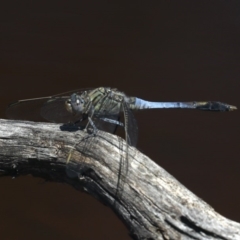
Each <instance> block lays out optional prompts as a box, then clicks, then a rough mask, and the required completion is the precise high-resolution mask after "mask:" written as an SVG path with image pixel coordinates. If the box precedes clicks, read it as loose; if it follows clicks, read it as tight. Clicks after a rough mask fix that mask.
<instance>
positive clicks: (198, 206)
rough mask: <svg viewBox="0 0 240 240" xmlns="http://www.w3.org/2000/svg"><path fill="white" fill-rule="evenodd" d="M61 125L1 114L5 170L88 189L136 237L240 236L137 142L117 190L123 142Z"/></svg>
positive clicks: (238, 227) (0, 156) (238, 228)
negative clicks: (143, 150) (15, 119)
mask: <svg viewBox="0 0 240 240" xmlns="http://www.w3.org/2000/svg"><path fill="white" fill-rule="evenodd" d="M60 128H61V125H59V124H51V123H36V122H25V121H13V120H3V119H0V170H1V171H2V173H3V174H5V175H20V174H29V173H30V174H32V175H33V176H38V177H42V178H45V179H48V180H53V181H60V182H66V183H68V184H71V185H72V186H73V187H75V188H77V189H81V190H84V191H85V192H88V193H89V194H91V195H93V196H94V197H95V198H97V199H98V200H100V201H101V202H103V203H104V204H106V205H108V206H110V207H111V208H112V209H113V210H114V211H115V212H116V214H117V215H118V216H119V217H120V218H121V219H122V220H123V222H124V223H125V224H126V226H127V228H128V229H129V231H130V235H131V236H132V238H134V239H221V240H223V239H224V240H226V239H240V224H239V223H236V222H234V221H231V220H228V219H227V218H224V217H223V216H221V215H220V214H218V213H217V212H215V211H214V209H213V208H212V207H210V206H209V205H208V204H207V203H205V202H204V201H203V200H201V199H200V198H198V197H197V196H195V195H194V194H193V193H191V192H190V191H189V190H188V189H186V188H185V187H184V186H183V185H182V184H181V183H179V182H178V181H177V180H176V179H175V178H174V177H173V176H171V175H170V174H168V173H167V172H166V171H165V170H164V169H162V168H161V167H160V166H158V165H157V164H156V163H154V162H153V161H151V160H150V159H149V158H148V157H147V156H144V155H143V154H142V153H140V152H139V151H138V150H136V149H135V148H133V147H129V149H128V163H127V164H128V173H127V175H126V176H125V177H124V181H125V183H124V185H123V189H122V192H121V195H118V194H116V193H117V192H118V187H117V186H118V174H119V166H120V160H121V158H122V156H124V155H125V152H124V151H125V149H126V146H125V142H124V141H120V140H119V137H117V136H115V135H111V134H108V133H105V132H99V133H98V134H97V135H95V136H93V135H89V134H87V133H86V132H84V131H80V130H79V131H75V130H76V129H74V128H73V129H70V130H72V131H69V129H68V131H64V130H66V129H64V128H62V130H61V129H60ZM76 143H77V144H76ZM120 145H122V146H120ZM86 146H88V147H86ZM71 149H72V150H71ZM70 152H71V158H70V161H69V164H68V165H67V166H71V168H69V167H67V168H66V163H67V159H68V156H69V153H70ZM125 164H126V163H125Z"/></svg>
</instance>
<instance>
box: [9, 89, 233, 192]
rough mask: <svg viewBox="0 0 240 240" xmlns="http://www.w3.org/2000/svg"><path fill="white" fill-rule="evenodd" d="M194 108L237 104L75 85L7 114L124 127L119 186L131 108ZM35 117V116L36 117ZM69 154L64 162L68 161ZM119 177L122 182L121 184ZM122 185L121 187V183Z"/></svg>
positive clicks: (133, 130) (131, 139)
mask: <svg viewBox="0 0 240 240" xmlns="http://www.w3.org/2000/svg"><path fill="white" fill-rule="evenodd" d="M172 108H180V109H196V110H204V111H215V112H219V111H220V112H227V111H233V110H236V109H237V107H235V106H233V105H229V104H226V103H222V102H218V101H191V102H150V101H146V100H143V99H140V98H137V97H129V96H127V95H126V94H125V93H123V92H121V91H119V90H117V89H116V88H109V87H99V88H92V89H78V90H73V91H70V92H65V93H61V94H57V95H53V96H47V97H40V98H32V99H25V100H19V101H17V102H15V103H13V104H10V105H9V107H8V108H7V110H6V114H7V116H8V118H10V119H21V120H36V119H37V118H38V117H39V115H40V116H41V117H42V118H44V119H45V120H47V121H50V122H55V123H68V122H72V123H75V124H78V123H83V122H85V126H84V129H85V130H87V131H88V132H90V134H93V135H94V134H96V133H97V131H99V130H102V131H106V132H110V133H116V129H117V128H118V127H121V128H122V129H123V130H124V134H125V141H126V146H127V147H126V149H125V152H126V153H125V157H124V159H122V160H121V165H120V169H121V173H119V180H118V187H119V188H123V185H124V181H125V180H120V179H121V178H125V177H126V174H127V168H126V167H124V166H126V165H127V164H125V165H124V162H126V161H128V146H134V147H136V144H137V137H138V128H137V122H136V119H135V117H134V115H133V111H134V110H143V109H172ZM36 117H37V118H36ZM70 158H71V154H69V157H68V159H67V163H68V164H67V166H69V165H70V163H71V159H70ZM120 181H122V182H123V183H122V184H121V183H120ZM121 185H122V187H120V186H121Z"/></svg>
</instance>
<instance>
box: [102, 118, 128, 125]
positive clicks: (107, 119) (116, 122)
mask: <svg viewBox="0 0 240 240" xmlns="http://www.w3.org/2000/svg"><path fill="white" fill-rule="evenodd" d="M100 119H101V120H103V121H105V122H109V123H112V124H115V125H118V126H121V127H124V124H123V123H122V122H120V121H118V120H114V119H110V118H100Z"/></svg>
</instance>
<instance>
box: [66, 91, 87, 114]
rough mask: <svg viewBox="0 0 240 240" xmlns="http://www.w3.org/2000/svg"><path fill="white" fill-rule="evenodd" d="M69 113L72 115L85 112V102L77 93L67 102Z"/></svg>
mask: <svg viewBox="0 0 240 240" xmlns="http://www.w3.org/2000/svg"><path fill="white" fill-rule="evenodd" d="M65 107H66V109H67V111H69V112H71V113H82V112H83V110H84V100H83V98H81V97H80V96H79V95H77V94H76V93H73V94H72V95H71V96H70V98H69V99H68V100H66V102H65Z"/></svg>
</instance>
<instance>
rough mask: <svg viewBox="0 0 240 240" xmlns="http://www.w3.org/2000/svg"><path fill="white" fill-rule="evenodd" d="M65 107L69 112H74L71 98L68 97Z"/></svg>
mask: <svg viewBox="0 0 240 240" xmlns="http://www.w3.org/2000/svg"><path fill="white" fill-rule="evenodd" d="M65 108H66V109H67V111H68V112H71V113H72V105H71V99H68V100H67V101H66V102H65Z"/></svg>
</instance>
